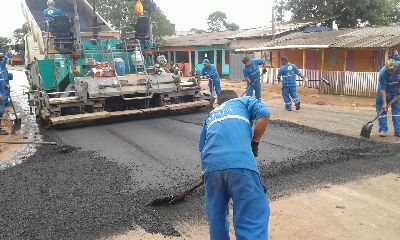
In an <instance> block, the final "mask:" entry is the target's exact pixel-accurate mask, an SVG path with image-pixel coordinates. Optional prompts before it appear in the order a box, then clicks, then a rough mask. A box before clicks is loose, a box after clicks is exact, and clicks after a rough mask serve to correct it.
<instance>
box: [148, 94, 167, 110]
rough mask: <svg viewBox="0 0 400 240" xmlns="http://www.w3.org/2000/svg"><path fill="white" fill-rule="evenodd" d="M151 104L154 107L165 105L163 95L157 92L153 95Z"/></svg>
mask: <svg viewBox="0 0 400 240" xmlns="http://www.w3.org/2000/svg"><path fill="white" fill-rule="evenodd" d="M151 105H152V106H153V107H162V106H164V105H165V103H164V99H163V98H162V97H161V95H159V94H156V95H154V96H153V98H152V99H151Z"/></svg>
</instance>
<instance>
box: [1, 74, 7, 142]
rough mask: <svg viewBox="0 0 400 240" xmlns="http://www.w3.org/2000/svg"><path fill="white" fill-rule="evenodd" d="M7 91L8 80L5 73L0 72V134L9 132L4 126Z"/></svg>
mask: <svg viewBox="0 0 400 240" xmlns="http://www.w3.org/2000/svg"><path fill="white" fill-rule="evenodd" d="M6 93H7V90H6V82H5V81H4V78H3V73H2V72H0V135H7V132H6V131H5V130H4V129H3V128H2V126H3V125H2V123H3V122H2V120H3V114H4V108H5V104H4V100H5V99H6Z"/></svg>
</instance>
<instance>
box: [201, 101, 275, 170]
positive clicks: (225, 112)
mask: <svg viewBox="0 0 400 240" xmlns="http://www.w3.org/2000/svg"><path fill="white" fill-rule="evenodd" d="M268 116H269V110H268V108H267V107H266V106H265V105H264V104H263V103H262V102H261V101H259V100H257V99H255V98H253V97H248V96H246V97H240V98H235V99H231V100H229V101H227V102H225V103H224V104H222V105H221V106H219V107H218V108H216V109H214V110H213V111H212V112H211V113H210V114H208V116H207V117H206V119H205V121H204V126H203V129H202V130H201V133H200V140H199V151H200V155H201V161H202V163H203V171H204V172H205V173H206V172H213V171H220V170H225V169H232V168H244V169H249V170H253V171H256V172H258V168H257V163H256V159H255V157H254V154H253V151H252V149H251V141H252V139H253V132H252V125H253V121H255V120H258V119H260V118H262V117H268Z"/></svg>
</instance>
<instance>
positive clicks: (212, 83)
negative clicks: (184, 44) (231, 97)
mask: <svg viewBox="0 0 400 240" xmlns="http://www.w3.org/2000/svg"><path fill="white" fill-rule="evenodd" d="M203 66H204V67H203V69H202V70H201V75H202V76H203V77H204V78H208V79H209V81H208V87H209V88H210V93H213V92H214V89H215V93H216V94H217V97H219V95H220V94H221V79H220V77H219V74H218V71H217V68H216V67H215V66H214V65H213V64H210V60H208V59H207V58H205V59H204V60H203ZM211 97H213V96H211Z"/></svg>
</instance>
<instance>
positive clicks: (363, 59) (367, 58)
mask: <svg viewBox="0 0 400 240" xmlns="http://www.w3.org/2000/svg"><path fill="white" fill-rule="evenodd" d="M353 54H354V62H355V69H354V70H355V71H356V72H369V71H371V70H372V68H373V67H372V54H371V50H361V49H357V50H355V51H353Z"/></svg>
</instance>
